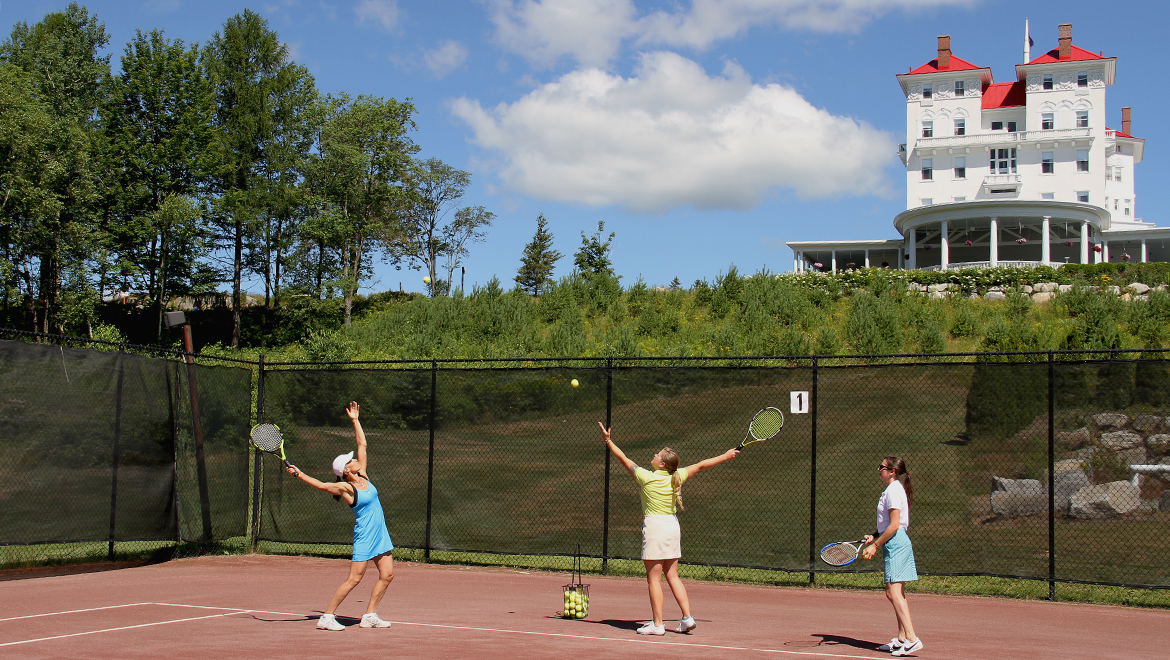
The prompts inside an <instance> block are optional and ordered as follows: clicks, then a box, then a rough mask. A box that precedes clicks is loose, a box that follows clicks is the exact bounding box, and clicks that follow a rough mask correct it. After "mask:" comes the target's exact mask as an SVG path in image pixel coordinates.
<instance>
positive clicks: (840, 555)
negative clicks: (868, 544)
mask: <svg viewBox="0 0 1170 660" xmlns="http://www.w3.org/2000/svg"><path fill="white" fill-rule="evenodd" d="M854 544H856V545H854ZM864 545H865V540H864V539H862V540H860V541H835V542H833V543H830V544H829V545H826V546H825V547H823V548H821V561H823V562H825V563H826V564H828V565H829V566H848V565H849V564H852V563H853V562H855V561H857V555H858V554H860V552H861V548H862V546H864Z"/></svg>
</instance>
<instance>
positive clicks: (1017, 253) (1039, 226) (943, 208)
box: [788, 24, 1170, 271]
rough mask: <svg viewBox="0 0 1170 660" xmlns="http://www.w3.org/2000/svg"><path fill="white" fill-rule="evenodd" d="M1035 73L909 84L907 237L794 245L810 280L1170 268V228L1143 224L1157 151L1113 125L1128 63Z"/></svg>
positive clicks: (1063, 48)
mask: <svg viewBox="0 0 1170 660" xmlns="http://www.w3.org/2000/svg"><path fill="white" fill-rule="evenodd" d="M1029 41H1030V40H1029V39H1028V36H1027V28H1026V27H1025V37H1024V43H1025V46H1024V64H1018V65H1016V76H1015V78H1016V79H1015V81H1014V82H1004V83H997V82H994V80H993V78H992V75H991V69H989V68H985V67H980V66H976V65H974V64H971V63H970V62H967V61H965V60H962V59H960V58H958V57H955V56H954V55H952V54H951V43H950V42H951V39H950V37H949V36H944V37H939V38H938V57H937V59H934V60H932V61H930V62H927V63H926V64H923V65H922V66H920V67H918V68H917V69H913V70H911V71H910V72H909V73H903V74H900V75H899V76H898V82H899V83H900V84H901V86H902V92H903V93H904V94H905V95H906V144H903V145H901V146H900V148H899V152H898V157H899V158H900V159H901V161H902V163H904V164H905V166H906V211H904V212H903V213H900V214H898V215H897V217H895V218H894V227H895V229H897V230H898V232H899V233H900V234H901V235H902V238H901V239H896V240H872V241H865V240H861V241H793V242H789V243H788V246H789V247H790V248H792V250H793V253H794V260H793V268H794V270H796V271H805V270H811V269H816V270H822V271H835V270H837V269H841V268H847V267H861V266H873V267H876V266H885V267H890V268H908V269H929V270H934V269H940V268H941V269H947V268H962V267H972V266H976V267H978V266H997V265H1038V264H1048V265H1051V266H1056V267H1059V266H1062V265H1064V264H1066V263H1100V262H1102V261H1109V262H1121V261H1132V262H1139V261H1170V246H1168V245H1167V241H1168V240H1170V228H1159V227H1156V226H1154V225H1153V224H1152V223H1148V222H1143V221H1142V220H1141V219H1140V218H1138V217H1137V197H1136V195H1135V194H1134V167H1135V166H1136V165H1137V164H1138V163H1140V162H1141V161H1142V155H1143V151H1144V149H1145V140H1143V139H1141V138H1137V137H1133V135H1132V134H1131V131H1130V109H1129V108H1122V122H1121V128H1120V130H1114V129H1112V128H1107V127H1106V126H1105V88H1106V87H1108V86H1109V85H1112V84H1113V82H1114V78H1115V75H1116V70H1117V58H1114V57H1105V56H1104V55H1103V54H1100V53H1092V52H1089V51H1087V50H1084V49H1081V48H1078V47H1077V46H1074V45H1073V44H1072V25H1071V24H1063V25H1061V26H1060V37H1059V46H1058V47H1057V48H1055V49H1053V50H1050V51H1048V52H1046V53H1044V54H1042V55H1041V56H1039V57H1037V58H1035V59H1032V58H1031V57H1030V54H1029Z"/></svg>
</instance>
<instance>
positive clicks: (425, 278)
mask: <svg viewBox="0 0 1170 660" xmlns="http://www.w3.org/2000/svg"><path fill="white" fill-rule="evenodd" d="M430 283H431V276H430V275H424V276H423V284H430Z"/></svg>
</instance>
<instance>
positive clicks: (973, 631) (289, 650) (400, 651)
mask: <svg viewBox="0 0 1170 660" xmlns="http://www.w3.org/2000/svg"><path fill="white" fill-rule="evenodd" d="M348 564H349V562H348V561H345V560H335V559H316V558H299V557H275V556H261V555H249V556H225V557H202V558H196V559H181V560H175V561H170V562H167V563H163V564H156V565H151V566H142V567H137V568H126V569H120V570H110V571H104V572H94V573H79V574H71V575H55V576H46V577H27V578H24V579H9V580H7V581H4V582H0V657H12V658H17V657H22V658H70V659H73V658H77V657H86V658H119V659H123V658H161V657H172V658H203V659H206V660H210V659H212V658H229V657H239V656H248V657H254V658H277V657H290V656H293V655H294V654H296V655H300V656H302V657H307V656H310V655H326V654H328V655H333V654H336V653H340V652H345V650H347V649H348V650H349V651H354V652H359V653H362V654H363V657H365V656H369V657H385V656H387V655H389V656H393V657H402V658H436V659H439V658H469V657H482V658H510V659H516V658H560V659H564V658H629V657H633V656H639V657H648V658H755V657H759V658H765V657H771V658H778V657H785V658H882V657H889V655H888V654H885V653H881V652H879V651H877V650H876V648H877V646H878V645H879V644H881V643H884V642H885V641H886V640H888V639H889V638H890V636H891V631H892V630H893V616H892V614H891V612H890V607H889V604H888V603H886V601H885V598H884V596H883V595H882V594H881V593H879V592H848V591H832V590H822V589H818V590H809V589H794V588H773V587H754V586H741V585H732V584H723V583H703V582H689V583H688V584H687V589H688V590H689V593H690V597H691V602H692V607H693V608H694V614H695V618H696V619H697V620H698V622H699V627H698V628H697V629H696V630H695V631H694V632H692V633H691V634H688V635H680V634H677V633H673V632H668V633H667V634H666V636H664V637H642V636H639V635H637V634H635V632H634V629H635V628H636V627H637V626H638V625H639V622H640V621H644V620H645V617H646V616H647V613H648V610H649V605H648V602H647V599H646V587H645V581H644V580H641V579H638V578H625V577H601V576H587V577H586V579H585V581H586V582H587V583H589V584H590V585H591V587H590V592H591V596H592V598H591V604H590V606H591V611H590V613H589V617H588V618H587V619H585V620H581V621H571V620H562V619H560V618H558V617H555V616H554V612H555V611H557V610H558V609H559V608H560V607H561V603H562V598H561V586H562V585H564V584H566V583H567V582H568V581H569V578H568V576H567V574H558V573H546V572H526V571H519V570H511V569H497V568H478V567H456V566H436V565H427V564H418V563H405V562H400V563H398V564H397V565H396V567H395V575H396V577H395V581H394V583H393V584H392V585H391V587H390V589H389V591H388V592H387V596H386V598H385V600H383V601H382V605H381V607H380V614H381V615H382V617H383V618H384V619H386V620H388V621H392V622H393V624H394V625H393V627H392V628H390V629H388V630H374V629H362V628H359V627H357V618H356V617H358V616H360V615H361V613H362V612H363V611H364V607H365V605H364V600H365V598H366V597H367V596H368V595H369V589H370V587H371V586H372V582H373V580H372V576H371V575H369V574H367V577H366V581H365V582H364V583H363V584H362V585H360V586H359V587H358V588H357V589H356V590H354V592H353V593H352V594H351V595H350V598H349V599H347V600H346V602H345V603H344V604H343V605H342V608H341V610H339V612H338V615H339V616H338V620H339V621H341V622H342V623H344V624H346V625H347V626H349V627H348V628H347V629H346V630H345V631H344V632H329V631H323V630H317V629H316V628H315V625H316V621H317V615H318V614H319V613H320V611H321V609H322V608H323V607H324V605H325V604H326V602H327V601H328V598H329V596H330V594H331V593H332V591H333V589H334V588H335V587H336V586H337V584H338V583H339V582H340V581H341V580H342V579H344V577H345V575H346V573H347V570H348ZM9 577H13V576H11V575H10V576H9ZM911 607H912V611H913V613H914V623H915V626H916V628H918V630H919V632H920V634H921V635H922V639H923V641H924V642H925V644H926V647H925V648H924V649H923V650H922V652H921V653H919V654H918V655H917V657H922V658H986V657H1035V658H1099V657H1101V656H1102V655H1103V654H1105V655H1110V656H1120V657H1126V658H1159V659H1165V658H1167V657H1170V646H1168V644H1167V640H1168V637H1167V632H1166V631H1167V630H1170V612H1167V611H1159V610H1141V609H1132V608H1122V607H1108V606H1096V605H1080V604H1071V603H1045V602H1025V601H1015V600H1005V599H990V598H973V597H944V596H927V595H912V596H911ZM666 612H667V617H668V619H669V618H670V617H677V608H676V607H675V606H674V604H673V602H672V601H671V600H670V598H669V596H668V598H667V608H666ZM347 617H352V618H347ZM669 624H670V622H669V621H668V629H669Z"/></svg>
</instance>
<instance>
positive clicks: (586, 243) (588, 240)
mask: <svg viewBox="0 0 1170 660" xmlns="http://www.w3.org/2000/svg"><path fill="white" fill-rule="evenodd" d="M614 235H615V234H614V233H613V232H612V231H611V232H609V236H607V237H606V238H605V240H604V241H602V240H601V237H602V236H605V221H604V220H598V221H597V233H596V234H594V235H592V236H586V235H585V232H581V249H579V250H577V253H576V254H574V255H573V264H574V265H575V266H576V267H577V270H579V271H581V272H582V273H592V274H600V273H604V274H606V275H613V262H612V261H610V259H609V250H610V245H612V244H613V237H614Z"/></svg>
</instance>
